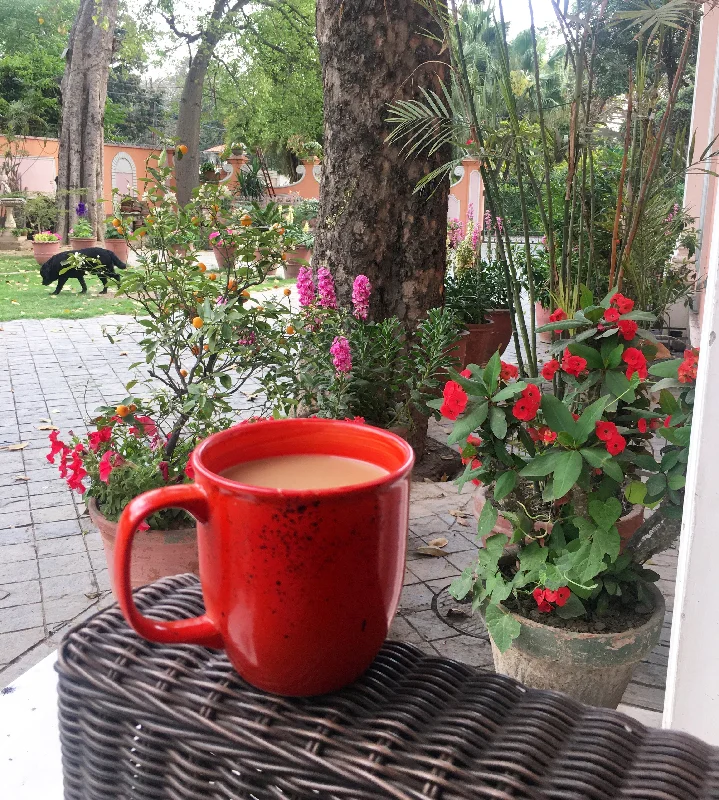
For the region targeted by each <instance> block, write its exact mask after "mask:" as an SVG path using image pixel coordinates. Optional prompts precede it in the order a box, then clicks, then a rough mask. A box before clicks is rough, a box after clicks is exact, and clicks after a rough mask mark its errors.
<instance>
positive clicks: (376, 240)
mask: <svg viewBox="0 0 719 800" xmlns="http://www.w3.org/2000/svg"><path fill="white" fill-rule="evenodd" d="M433 30H434V22H433V20H432V18H431V17H430V15H429V14H428V13H427V12H426V10H425V9H424V7H423V6H422V5H421V4H420V3H418V2H417V0H355V2H351V3H347V2H345V3H338V2H337V0H318V3H317V38H318V40H319V47H320V60H321V63H322V76H323V84H324V103H325V124H324V134H325V135H324V164H323V169H322V190H321V199H320V222H319V226H318V235H317V238H316V243H315V255H314V260H315V263H317V264H321V265H326V266H328V267H329V268H330V270H331V271H332V272H333V274H334V275H335V277H336V279H337V282H338V288H339V290H340V293H341V294H342V295H343V297H344V300H345V301H346V300H347V299H348V296H349V294H350V293H351V291H352V282H353V280H354V278H355V276H357V275H359V274H364V275H367V276H368V277H369V279H370V281H371V282H372V284H373V286H374V289H375V291H374V293H373V302H372V314H373V315H374V317H375V318H376V319H381V318H384V317H387V316H390V315H393V314H396V315H397V316H398V317H399V318H400V319H401V320H403V321H404V322H406V323H408V324H409V325H413V324H414V323H416V322H417V321H418V320H419V319H420V318H421V317H422V316H423V315H424V314H425V312H426V311H427V310H428V309H430V308H432V307H435V306H438V305H440V304H441V302H442V286H443V280H444V270H445V264H446V243H445V240H446V230H447V195H448V191H449V182H448V181H447V180H446V179H445V180H444V181H441V182H439V183H438V184H437V185H435V186H430V187H428V188H429V190H423V191H421V192H415V188H416V186H417V183H418V181H419V180H420V179H421V178H422V177H423V176H424V175H426V174H429V173H430V172H432V171H433V170H435V169H436V168H438V167H441V166H442V164H443V163H445V162H446V161H447V160H448V154H447V152H446V150H445V148H444V147H439V148H438V149H437V150H436V151H435V152H434V153H433V154H431V155H429V156H428V157H427V158H422V159H406V158H405V154H404V153H403V152H402V149H401V146H399V145H396V144H389V143H387V142H386V141H385V140H386V137H387V135H388V133H389V132H390V128H389V126H388V125H387V123H386V122H385V120H386V119H387V116H388V108H387V104H388V103H391V102H395V103H396V102H397V101H401V100H408V99H418V98H420V97H422V96H423V95H422V92H421V90H420V87H421V86H425V87H427V86H434V88H435V89H436V90H437V91H441V89H440V87H439V81H438V79H437V78H438V77H444V76H445V71H446V54H444V53H442V52H441V36H440V37H439V39H440V41H437V40H435V39H433V38H431V37H429V36H427V31H433ZM437 33H440V32H439V31H437ZM432 189H434V191H433V192H432Z"/></svg>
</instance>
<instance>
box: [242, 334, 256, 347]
mask: <svg viewBox="0 0 719 800" xmlns="http://www.w3.org/2000/svg"><path fill="white" fill-rule="evenodd" d="M256 339H257V337H256V336H255V332H254V331H250V333H249V335H248V336H243V337H242V338H241V339H238V340H237V344H240V345H242V346H243V347H252V345H253V344H254V343H255V341H256Z"/></svg>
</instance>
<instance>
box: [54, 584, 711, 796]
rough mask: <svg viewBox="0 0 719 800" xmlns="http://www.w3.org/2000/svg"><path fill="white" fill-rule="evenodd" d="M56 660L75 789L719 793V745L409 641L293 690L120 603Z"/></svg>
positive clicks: (193, 603) (179, 594) (164, 605)
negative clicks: (164, 631)
mask: <svg viewBox="0 0 719 800" xmlns="http://www.w3.org/2000/svg"><path fill="white" fill-rule="evenodd" d="M136 599H137V605H138V607H139V608H140V609H141V610H142V611H143V612H144V613H146V614H148V615H149V616H154V617H156V618H158V619H177V618H181V617H188V616H193V615H196V614H199V613H201V612H202V611H203V605H202V595H201V592H200V588H199V584H198V581H197V578H195V577H194V576H191V575H185V576H178V577H175V578H166V579H164V580H161V581H158V582H157V583H155V584H153V585H152V586H149V587H146V588H144V589H142V590H140V591H139V592H138V593H137V595H136ZM57 670H58V672H59V708H60V737H61V743H62V752H63V769H64V778H65V798H66V800H110V798H112V800H118V799H119V798H128V799H129V798H133V799H135V798H137V799H138V800H161V799H165V798H166V799H167V800H189V799H190V798H193V799H194V798H203V800H204V799H205V798H213V800H214V799H215V798H216V799H217V800H219V799H220V798H223V800H227V799H228V798H245V797H247V798H250V797H254V798H270V797H273V798H317V797H322V798H325V797H332V798H335V797H336V798H353V799H354V798H379V797H392V798H401V799H402V800H410V799H412V800H417V798H436V799H438V800H439V799H440V798H441V800H446V799H447V798H487V799H489V798H491V799H492V800H510V798H511V800H516V799H517V798H572V799H575V800H579V799H580V798H582V799H584V798H597V799H599V798H601V799H602V800H604V799H605V798H606V800H609V798H647V800H649V799H650V798H651V799H652V800H674V799H675V798H676V799H677V800H679V799H681V800H684V799H685V800H696V799H697V798H713V799H714V800H717V799H719V750H717V749H714V748H711V747H709V746H708V745H705V744H704V743H702V742H700V741H699V740H697V739H695V738H693V737H691V736H687V735H684V734H680V733H674V732H671V731H657V730H649V729H646V728H645V727H644V726H642V725H641V724H639V723H637V722H636V721H634V720H632V719H630V718H629V717H626V716H624V715H622V714H619V713H617V712H612V711H607V710H606V709H597V708H588V707H584V706H581V705H579V704H577V703H575V702H573V701H572V700H569V699H567V698H566V697H564V696H562V695H559V694H553V693H550V692H542V691H536V690H529V689H526V688H524V687H523V686H521V685H520V684H518V683H517V682H516V681H514V680H512V679H510V678H507V677H504V676H500V675H495V674H492V673H487V672H479V671H477V670H475V669H473V668H471V667H468V666H465V665H463V664H459V663H457V662H454V661H450V660H446V659H440V658H432V657H428V656H426V655H424V654H423V653H422V652H421V651H419V650H417V649H416V648H413V647H411V646H408V645H405V644H399V643H391V642H390V643H387V644H386V645H385V646H384V648H383V649H382V651H381V653H380V655H379V656H378V658H377V660H376V661H375V663H374V664H373V665H372V667H371V668H370V669H369V670H368V671H367V673H366V674H365V675H364V676H363V677H362V678H361V679H360V680H359V681H357V682H356V683H355V684H353V685H352V686H350V687H347V688H346V689H344V690H343V691H341V692H337V693H335V694H332V695H325V696H322V697H314V698H303V699H288V698H281V697H276V696H273V695H269V694H266V693H264V692H261V691H259V690H257V689H253V688H252V687H251V686H249V685H248V684H246V683H245V682H244V681H243V680H242V679H241V678H240V677H239V676H238V675H237V673H236V672H235V671H234V670H233V669H232V667H231V666H230V664H229V662H228V660H227V658H226V657H225V656H224V654H223V653H220V652H217V651H214V650H208V649H205V648H202V647H196V646H188V645H180V646H168V645H157V644H152V643H150V642H147V641H145V640H144V639H140V638H139V637H138V636H136V635H135V634H134V633H133V632H132V631H131V630H130V629H129V628H128V626H127V624H126V623H125V621H124V619H123V618H122V615H121V613H120V611H119V610H118V608H117V607H112V608H110V609H108V610H106V611H103V612H101V613H100V614H98V615H97V616H95V617H94V618H93V619H91V620H90V621H89V622H86V623H84V624H83V625H82V626H78V627H76V628H75V629H73V630H72V631H71V632H70V633H69V634H68V635H67V637H66V638H65V640H64V642H63V645H62V646H61V649H60V652H59V657H58V664H57Z"/></svg>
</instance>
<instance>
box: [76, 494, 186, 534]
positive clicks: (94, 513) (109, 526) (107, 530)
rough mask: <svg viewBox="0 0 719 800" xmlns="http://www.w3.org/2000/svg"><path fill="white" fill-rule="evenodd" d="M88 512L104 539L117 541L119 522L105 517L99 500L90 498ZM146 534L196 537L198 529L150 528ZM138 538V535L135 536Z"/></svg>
mask: <svg viewBox="0 0 719 800" xmlns="http://www.w3.org/2000/svg"><path fill="white" fill-rule="evenodd" d="M87 510H88V512H89V514H90V519H91V520H92V523H93V525H95V527H97V528H98V529H99V531H100V533H101V535H102V537H103V539H105V538H106V539H108V540H109V541H111V542H113V543H114V541H115V537H116V536H117V522H113V521H112V520H109V519H108V518H107V517H105V516H104V515H103V513H102V511H100V507H99V506H98V505H97V500H95V498H94V497H90V498H89V500H88V503H87ZM142 533H145V534H150V535H151V534H154V533H159V534H178V533H189V534H192V536H193V537H195V536H196V535H197V534H196V528H195V527H186V528H162V529H160V528H150V529H149V530H147V531H142ZM135 535H136V536H137V535H138V534H135Z"/></svg>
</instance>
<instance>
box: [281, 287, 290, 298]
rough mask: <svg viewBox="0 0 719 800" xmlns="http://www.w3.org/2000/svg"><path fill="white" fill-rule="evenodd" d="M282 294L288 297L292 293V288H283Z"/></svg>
mask: <svg viewBox="0 0 719 800" xmlns="http://www.w3.org/2000/svg"><path fill="white" fill-rule="evenodd" d="M282 294H284V296H285V297H289V296H290V295H291V294H292V289H285V290H284V292H283V293H282Z"/></svg>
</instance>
